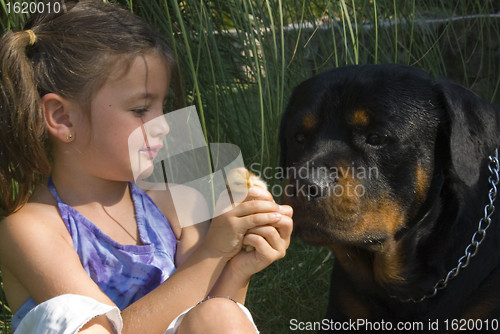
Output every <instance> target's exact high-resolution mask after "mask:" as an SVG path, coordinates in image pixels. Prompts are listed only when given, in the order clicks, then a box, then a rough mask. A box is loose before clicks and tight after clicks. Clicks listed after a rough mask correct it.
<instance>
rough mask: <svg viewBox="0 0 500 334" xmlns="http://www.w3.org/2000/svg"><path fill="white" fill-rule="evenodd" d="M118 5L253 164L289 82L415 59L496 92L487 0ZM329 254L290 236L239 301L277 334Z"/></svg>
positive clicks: (189, 97)
mask: <svg viewBox="0 0 500 334" xmlns="http://www.w3.org/2000/svg"><path fill="white" fill-rule="evenodd" d="M7 1H8V0H0V8H2V9H0V23H1V26H2V29H3V30H6V29H21V27H22V23H23V22H24V21H25V19H26V16H24V15H15V14H8V13H6V3H7ZM117 1H118V0H117ZM120 4H121V5H122V6H124V7H127V8H129V9H130V10H132V11H133V12H134V13H136V14H137V15H139V16H141V17H142V18H144V19H145V20H147V21H148V22H150V23H152V24H153V25H155V26H156V27H157V28H158V29H159V30H160V31H162V32H163V33H164V34H165V35H166V36H168V38H169V39H170V40H171V43H172V46H173V48H174V50H175V53H176V58H177V61H178V64H179V67H180V70H181V73H182V79H183V83H182V84H183V85H184V87H185V93H186V94H185V96H184V97H183V98H184V99H185V103H186V104H187V105H191V104H195V105H196V106H197V109H198V112H199V116H200V119H201V121H202V125H203V128H204V131H205V135H206V138H207V140H208V141H210V142H230V143H234V144H236V145H238V146H239V147H240V148H241V150H242V156H243V157H244V159H245V162H246V164H247V165H250V164H255V163H256V165H253V166H257V168H258V169H263V168H265V167H269V166H270V167H276V166H277V164H278V156H279V154H278V152H279V147H278V146H279V145H278V140H277V138H278V128H279V122H280V117H281V114H282V112H283V110H284V108H285V106H286V102H287V99H288V97H289V96H290V93H291V91H292V89H293V87H294V86H295V85H297V84H298V83H300V82H301V81H303V80H305V79H306V78H309V77H311V76H313V75H315V74H318V73H320V72H323V71H326V70H328V69H330V68H333V67H337V66H343V65H347V64H366V63H402V64H408V65H413V66H418V67H421V68H423V69H424V70H426V71H427V72H429V73H430V74H431V75H433V76H436V77H437V76H446V77H449V78H451V79H453V80H455V81H456V82H458V83H461V84H463V85H465V86H467V87H470V88H471V89H473V90H474V91H476V92H477V93H478V94H480V95H481V96H482V97H483V98H485V99H486V100H490V101H496V102H500V93H499V92H498V88H499V83H500V76H498V75H497V73H499V72H500V68H499V67H500V61H499V56H500V32H499V27H500V24H499V20H500V18H496V17H491V16H489V14H494V13H496V12H497V11H498V10H500V8H498V7H499V5H498V3H497V1H496V0H488V1H472V0H453V1H452V0H418V1H417V0H397V1H396V0H311V1H309V0H308V1H306V0H259V1H256V0H213V1H206V0H184V1H174V0H122V1H120ZM460 16H467V17H466V18H462V19H460V18H459V17H460ZM254 169H255V168H254ZM266 181H268V183H270V184H271V185H273V184H275V183H278V182H279V181H277V180H275V179H272V178H271V179H267V180H266ZM278 200H279V199H278ZM328 254H329V251H328V250H327V249H325V248H313V247H310V246H307V245H305V244H303V243H302V242H300V241H298V240H294V242H293V243H292V246H291V247H290V249H289V251H288V255H287V257H286V258H285V259H283V260H281V261H278V262H277V263H275V264H273V265H272V266H271V267H270V268H268V269H266V270H265V271H263V272H262V273H259V274H258V275H255V277H253V279H252V281H251V287H250V292H249V296H248V305H249V308H250V309H251V310H252V312H253V314H254V316H255V318H256V321H257V323H258V325H259V326H260V328H261V331H262V332H263V333H288V332H289V329H288V327H287V326H288V324H289V321H290V319H293V318H296V319H299V320H301V321H319V320H320V319H321V317H322V315H323V313H324V311H325V308H326V300H327V291H328V284H329V283H328V281H329V277H328V276H329V274H328V273H329V268H330V267H331V265H332V263H333V259H332V258H328V259H327V257H328ZM325 259H326V261H325V263H323V261H324V260H325ZM0 307H2V305H0ZM0 321H5V318H3V319H1V320H0ZM0 328H2V323H0Z"/></svg>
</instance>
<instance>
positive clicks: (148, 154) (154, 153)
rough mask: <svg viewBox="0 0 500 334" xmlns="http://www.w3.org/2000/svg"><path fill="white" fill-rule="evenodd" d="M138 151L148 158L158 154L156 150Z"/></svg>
mask: <svg viewBox="0 0 500 334" xmlns="http://www.w3.org/2000/svg"><path fill="white" fill-rule="evenodd" d="M139 153H140V154H142V155H144V156H146V157H148V158H156V156H157V155H158V151H157V150H140V151H139Z"/></svg>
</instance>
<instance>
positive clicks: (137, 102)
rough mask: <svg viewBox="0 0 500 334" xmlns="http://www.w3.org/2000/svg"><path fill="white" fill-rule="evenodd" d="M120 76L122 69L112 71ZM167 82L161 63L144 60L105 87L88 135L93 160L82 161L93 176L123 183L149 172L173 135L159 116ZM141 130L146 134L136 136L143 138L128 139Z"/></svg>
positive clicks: (95, 104) (96, 100)
mask: <svg viewBox="0 0 500 334" xmlns="http://www.w3.org/2000/svg"><path fill="white" fill-rule="evenodd" d="M118 74H120V70H119V69H117V70H114V71H113V73H112V77H113V75H118ZM169 83H170V73H169V70H168V68H167V67H166V66H165V63H164V62H163V61H162V59H161V58H160V57H159V56H155V55H144V56H139V57H137V58H136V59H135V60H134V61H133V63H132V65H131V67H130V69H129V71H128V72H127V73H126V74H125V75H121V76H119V79H114V80H113V79H111V80H108V82H106V83H105V84H104V86H103V87H102V88H101V89H100V90H99V91H98V93H97V94H96V96H95V97H94V99H93V100H92V101H91V122H92V130H91V131H88V132H87V133H88V134H89V136H90V138H89V139H90V144H89V146H88V147H87V149H86V150H85V151H86V152H87V154H90V156H87V157H82V158H84V159H85V158H87V159H89V160H87V161H82V163H83V164H85V166H87V167H86V168H89V169H90V170H88V172H89V173H91V174H93V175H96V176H99V177H102V178H105V179H109V180H120V181H125V180H133V179H134V178H138V177H137V176H139V177H140V178H144V177H147V176H148V175H149V174H150V173H151V171H152V166H153V159H154V157H155V156H156V151H157V150H159V149H160V148H161V147H162V146H163V144H162V139H163V137H164V136H165V135H166V134H167V133H168V131H169V127H168V124H167V123H166V121H165V119H164V118H163V117H160V116H162V115H163V106H164V105H165V102H166V99H167V94H168V86H169ZM153 119H155V120H153ZM151 120H153V121H152V122H150V121H151ZM148 122H149V123H148ZM146 123H147V124H146ZM144 124H146V126H144ZM138 128H142V131H139V132H137V131H136V132H135V134H137V133H139V134H140V135H139V136H137V135H134V136H132V137H130V135H131V134H132V133H133V131H134V130H136V129H138ZM129 137H130V138H129ZM141 174H142V175H141Z"/></svg>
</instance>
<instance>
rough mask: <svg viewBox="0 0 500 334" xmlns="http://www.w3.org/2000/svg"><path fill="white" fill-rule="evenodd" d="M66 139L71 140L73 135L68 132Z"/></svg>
mask: <svg viewBox="0 0 500 334" xmlns="http://www.w3.org/2000/svg"><path fill="white" fill-rule="evenodd" d="M66 139H67V140H69V141H72V140H73V135H72V134H71V133H70V134H69V135H67V136H66Z"/></svg>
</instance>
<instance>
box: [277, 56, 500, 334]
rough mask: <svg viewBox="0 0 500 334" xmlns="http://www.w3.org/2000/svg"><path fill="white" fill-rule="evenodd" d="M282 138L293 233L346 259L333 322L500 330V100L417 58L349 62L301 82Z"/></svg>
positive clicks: (338, 327)
mask: <svg viewBox="0 0 500 334" xmlns="http://www.w3.org/2000/svg"><path fill="white" fill-rule="evenodd" d="M280 141H281V165H282V167H285V168H286V169H287V172H288V182H287V185H286V188H285V196H284V201H285V202H287V204H290V205H292V206H293V208H294V233H295V234H297V235H299V236H300V237H301V238H302V239H303V240H305V241H306V242H308V243H311V244H313V245H322V246H328V247H330V248H331V249H332V251H333V253H334V255H335V258H336V263H335V266H334V268H333V271H332V278H331V288H330V299H329V306H328V310H327V313H326V317H325V320H324V321H323V322H321V324H320V326H319V329H320V332H330V331H331V332H334V331H335V332H337V331H341V332H342V331H347V330H357V331H365V332H371V331H373V332H375V331H384V330H387V331H388V330H392V331H397V330H413V331H418V332H429V333H441V332H451V331H456V330H459V329H469V330H475V329H481V330H483V331H484V330H488V331H491V332H498V331H500V324H499V322H500V203H498V202H499V201H498V200H495V196H496V190H495V188H496V187H495V186H494V184H495V183H497V182H498V168H499V167H498V160H497V158H493V156H494V155H495V150H496V149H497V148H499V147H500V110H499V109H498V107H496V106H494V105H492V104H490V103H487V102H485V101H484V100H482V99H481V98H479V97H478V96H477V95H476V94H474V93H473V92H471V91H469V90H467V89H466V88H464V87H462V86H460V85H457V84H454V83H451V82H449V81H445V80H440V79H434V78H432V77H430V76H429V75H428V74H426V73H425V72H424V71H422V70H420V69H417V68H414V67H410V66H402V65H366V66H346V67H341V68H337V69H334V70H331V71H328V72H325V73H323V74H320V75H318V76H316V77H314V78H312V79H309V80H307V81H305V82H303V83H302V84H300V85H299V86H297V87H296V88H295V89H294V91H293V93H292V96H291V99H290V102H289V104H288V107H287V109H286V112H285V114H284V117H283V120H282V124H281V131H280ZM490 156H491V158H490ZM490 160H491V161H490ZM490 169H492V172H490ZM495 173H496V175H495ZM489 180H491V181H489ZM492 184H493V185H492ZM499 186H500V185H499ZM499 197H500V196H499ZM489 198H491V201H493V205H494V206H496V207H497V211H496V212H494V213H493V214H492V215H491V225H490V226H489V227H488V228H487V232H486V233H484V229H485V228H486V226H488V220H484V219H483V221H481V223H480V219H481V218H482V217H484V216H485V214H487V215H490V214H491V212H492V211H493V206H491V205H490V206H487V204H489V203H490V199H489ZM478 226H479V227H478ZM478 229H480V230H481V231H479V232H478ZM475 233H476V235H475V236H474V240H475V241H474V242H471V240H472V238H473V235H474V234H475ZM483 234H486V235H484V238H483ZM481 241H482V242H481ZM477 242H479V243H480V244H479V245H478V244H477ZM471 243H472V244H471ZM469 245H470V246H469ZM466 248H467V249H466ZM476 250H477V254H476V255H475V256H473V257H470V256H469V259H467V256H464V254H466V253H468V254H469V255H472V254H473V253H475V252H476ZM468 260H469V261H468ZM457 267H458V268H457ZM454 268H455V269H454ZM447 277H448V278H447ZM358 319H359V320H358ZM477 319H479V320H477ZM316 325H317V324H316ZM316 328H318V327H316Z"/></svg>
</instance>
